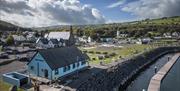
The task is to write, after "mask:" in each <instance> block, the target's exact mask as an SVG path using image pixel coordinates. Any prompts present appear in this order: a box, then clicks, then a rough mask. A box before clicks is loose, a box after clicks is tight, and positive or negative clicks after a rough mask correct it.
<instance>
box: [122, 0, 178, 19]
mask: <svg viewBox="0 0 180 91" xmlns="http://www.w3.org/2000/svg"><path fill="white" fill-rule="evenodd" d="M122 11H125V12H130V13H132V14H133V15H137V16H139V17H140V18H159V17H165V16H166V17H168V16H179V15H180V0H138V1H134V2H130V3H128V4H127V5H125V6H124V7H123V8H122Z"/></svg>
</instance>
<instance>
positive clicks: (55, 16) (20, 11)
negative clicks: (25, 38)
mask: <svg viewBox="0 0 180 91" xmlns="http://www.w3.org/2000/svg"><path fill="white" fill-rule="evenodd" d="M0 19H1V20H5V21H8V22H11V23H14V24H18V25H20V26H24V27H44V26H53V25H72V24H73V25H74V24H99V23H105V18H104V16H103V15H102V14H101V13H100V11H99V10H97V9H95V8H92V7H91V6H90V5H87V4H82V3H81V2H80V1H79V0H0Z"/></svg>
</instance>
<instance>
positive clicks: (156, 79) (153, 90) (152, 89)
mask: <svg viewBox="0 0 180 91" xmlns="http://www.w3.org/2000/svg"><path fill="white" fill-rule="evenodd" d="M179 57H180V53H177V54H175V55H174V56H173V57H172V59H171V60H169V62H167V63H166V64H165V65H164V66H163V67H162V68H161V69H160V70H159V71H158V72H157V74H155V75H154V76H153V77H152V79H151V81H150V84H149V87H148V91H160V86H161V82H162V80H163V79H164V77H165V76H166V75H167V74H168V72H169V71H170V69H171V68H172V67H173V65H174V64H175V63H176V62H177V60H178V58H179Z"/></svg>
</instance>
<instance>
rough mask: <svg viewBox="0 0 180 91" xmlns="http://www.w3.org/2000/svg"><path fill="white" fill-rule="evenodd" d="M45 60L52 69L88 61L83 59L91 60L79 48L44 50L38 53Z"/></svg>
mask: <svg viewBox="0 0 180 91" xmlns="http://www.w3.org/2000/svg"><path fill="white" fill-rule="evenodd" d="M38 52H39V53H40V54H41V55H42V57H43V58H44V59H45V61H46V62H47V64H48V65H49V66H50V68H51V69H57V68H60V67H64V66H67V65H70V64H72V63H75V62H77V59H79V60H78V61H86V60H82V59H89V57H88V56H87V55H86V54H83V53H82V52H81V51H80V50H79V49H78V48H77V47H74V46H71V47H61V48H52V49H44V50H39V51H38Z"/></svg>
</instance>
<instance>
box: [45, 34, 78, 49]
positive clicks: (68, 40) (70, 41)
mask: <svg viewBox="0 0 180 91" xmlns="http://www.w3.org/2000/svg"><path fill="white" fill-rule="evenodd" d="M46 38H47V39H48V40H50V39H57V40H58V41H61V40H63V42H64V43H65V45H66V46H72V45H75V38H74V35H73V34H72V32H71V31H69V32H50V33H49V34H48V35H46Z"/></svg>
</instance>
